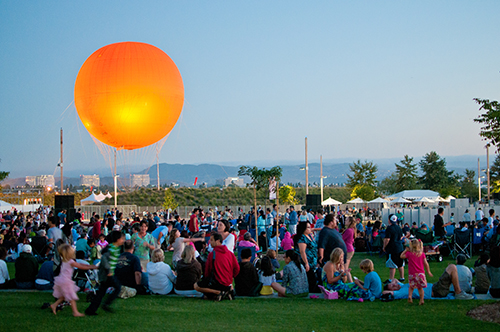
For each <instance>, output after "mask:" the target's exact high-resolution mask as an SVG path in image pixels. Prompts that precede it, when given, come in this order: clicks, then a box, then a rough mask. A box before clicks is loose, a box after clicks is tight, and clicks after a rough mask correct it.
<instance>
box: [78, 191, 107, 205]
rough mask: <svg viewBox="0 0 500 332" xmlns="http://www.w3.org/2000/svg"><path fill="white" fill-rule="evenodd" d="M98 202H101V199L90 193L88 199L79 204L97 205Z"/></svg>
mask: <svg viewBox="0 0 500 332" xmlns="http://www.w3.org/2000/svg"><path fill="white" fill-rule="evenodd" d="M103 196H104V195H103ZM100 201H102V199H99V197H98V196H96V194H94V193H92V194H90V196H89V197H87V198H84V199H82V200H81V201H80V204H81V205H87V204H94V203H99V202H100Z"/></svg>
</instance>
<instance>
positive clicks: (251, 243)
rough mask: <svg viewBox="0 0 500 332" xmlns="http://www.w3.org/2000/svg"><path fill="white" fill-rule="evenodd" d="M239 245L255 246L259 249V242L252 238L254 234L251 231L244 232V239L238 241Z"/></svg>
mask: <svg viewBox="0 0 500 332" xmlns="http://www.w3.org/2000/svg"><path fill="white" fill-rule="evenodd" d="M238 246H240V247H248V248H251V247H255V250H256V251H259V246H258V245H257V242H256V241H255V240H254V239H253V238H252V235H251V234H250V232H246V233H245V234H243V240H242V241H240V242H239V243H238Z"/></svg>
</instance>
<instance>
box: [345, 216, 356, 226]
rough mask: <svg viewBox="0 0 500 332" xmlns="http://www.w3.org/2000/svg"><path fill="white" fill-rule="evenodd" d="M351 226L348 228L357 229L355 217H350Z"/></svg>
mask: <svg viewBox="0 0 500 332" xmlns="http://www.w3.org/2000/svg"><path fill="white" fill-rule="evenodd" d="M348 221H349V226H347V228H355V227H356V219H355V218H354V217H349V219H348Z"/></svg>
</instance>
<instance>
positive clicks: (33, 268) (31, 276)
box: [14, 244, 38, 289]
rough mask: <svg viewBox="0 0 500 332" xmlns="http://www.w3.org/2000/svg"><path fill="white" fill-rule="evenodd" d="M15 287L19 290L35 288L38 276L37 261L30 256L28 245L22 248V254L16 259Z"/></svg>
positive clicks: (30, 250) (30, 251)
mask: <svg viewBox="0 0 500 332" xmlns="http://www.w3.org/2000/svg"><path fill="white" fill-rule="evenodd" d="M14 266H15V268H16V285H17V288H20V289H32V288H35V279H36V276H37V274H38V261H37V260H36V258H35V257H34V256H33V255H32V248H31V246H30V245H29V244H25V245H24V246H23V252H22V253H21V254H20V255H19V257H18V258H17V259H16V262H15V264H14Z"/></svg>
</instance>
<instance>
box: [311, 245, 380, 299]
mask: <svg viewBox="0 0 500 332" xmlns="http://www.w3.org/2000/svg"><path fill="white" fill-rule="evenodd" d="M348 272H349V271H344V251H343V250H342V249H341V248H335V249H334V250H333V251H332V253H331V255H330V260H329V261H328V262H327V263H326V264H325V266H324V267H323V271H322V273H321V279H322V281H323V287H324V288H325V289H327V290H330V291H335V292H337V293H338V295H339V298H343V299H347V300H349V301H354V300H356V301H357V300H359V299H365V300H367V299H370V297H371V296H372V295H371V294H370V293H369V292H368V291H366V290H363V289H362V288H360V287H359V286H358V285H357V284H355V283H354V282H351V283H347V282H346V281H347V273H348Z"/></svg>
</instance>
